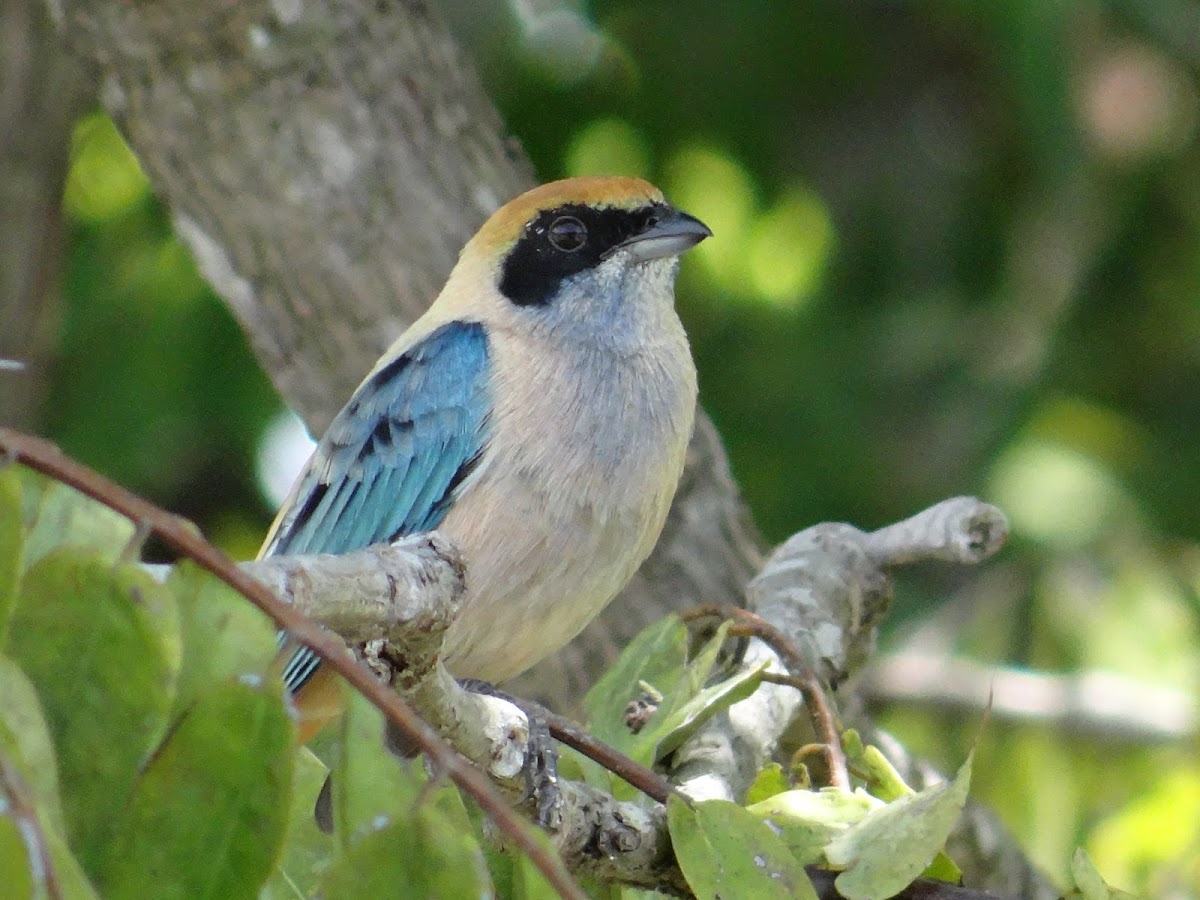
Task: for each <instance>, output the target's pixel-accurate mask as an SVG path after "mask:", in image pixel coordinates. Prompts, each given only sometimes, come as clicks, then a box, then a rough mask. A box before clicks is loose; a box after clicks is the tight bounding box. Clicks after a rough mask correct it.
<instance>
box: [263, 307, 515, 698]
mask: <svg viewBox="0 0 1200 900" xmlns="http://www.w3.org/2000/svg"><path fill="white" fill-rule="evenodd" d="M490 411H491V400H490V397H489V385H488V344H487V334H486V332H485V331H484V327H483V325H481V324H479V323H477V322H451V323H448V324H446V325H443V326H442V327H440V328H438V329H437V330H436V331H433V332H432V333H430V334H429V335H428V336H426V337H425V338H423V339H422V340H421V341H419V342H418V343H417V344H415V345H414V346H413V347H411V348H410V349H408V350H407V351H405V352H404V353H403V354H401V355H400V356H398V357H397V358H396V359H394V360H392V361H391V362H389V363H387V364H386V365H384V366H383V367H382V368H380V369H379V370H378V371H377V372H375V373H374V374H373V375H371V376H370V377H369V378H368V379H367V380H366V381H365V382H364V383H363V384H362V385H361V386H360V387H359V389H358V390H357V391H356V392H355V394H354V396H353V397H352V398H351V400H350V402H349V403H347V404H346V406H345V407H344V408H343V409H342V411H341V412H340V413H338V415H337V417H336V418H335V419H334V420H333V422H332V423H331V424H330V426H329V429H328V430H327V431H326V432H325V435H324V437H322V438H321V441H320V443H319V444H318V445H317V449H316V451H315V452H314V453H313V456H312V459H311V460H310V461H309V463H308V469H307V470H306V471H305V473H304V474H303V475H302V476H301V479H300V481H299V484H298V486H297V488H296V490H295V492H294V494H293V496H292V498H291V503H290V506H289V508H288V510H287V512H286V513H284V515H283V516H282V518H281V519H280V522H279V526H278V527H277V528H276V530H275V533H274V534H273V535H272V537H271V539H270V541H269V542H268V544H267V546H266V547H265V548H264V549H263V553H262V555H263V556H270V555H275V554H281V553H289V554H304V553H346V552H349V551H351V550H358V549H361V548H363V547H367V546H370V545H371V544H377V543H384V542H387V541H392V540H395V539H396V538H398V537H401V536H403V535H406V534H412V533H417V532H422V531H429V530H432V529H433V528H436V527H437V525H438V524H439V523H440V522H441V521H442V519H443V518H444V517H445V515H446V513H447V511H448V510H449V508H450V505H451V504H452V503H453V501H454V497H455V493H456V490H457V489H458V487H459V486H460V485H461V484H462V482H463V481H464V480H465V479H466V477H467V476H468V475H469V474H470V473H471V470H472V469H473V468H474V467H475V465H476V464H477V463H478V462H479V459H480V456H481V454H482V453H483V449H484V445H485V443H486V441H487V429H488V421H489V413H490ZM319 664H320V660H319V659H318V658H317V657H316V655H315V654H313V653H312V652H311V651H309V650H308V649H307V648H300V649H298V650H297V651H296V653H295V654H294V655H293V656H292V657H291V659H289V660H288V663H287V666H286V668H285V669H284V674H283V678H284V683H285V684H286V685H287V687H288V689H289V690H291V691H293V692H294V691H297V690H299V689H300V688H301V687H303V685H304V684H305V682H307V681H308V679H309V678H311V677H312V675H313V673H314V672H315V671H316V670H317V667H318V665H319Z"/></svg>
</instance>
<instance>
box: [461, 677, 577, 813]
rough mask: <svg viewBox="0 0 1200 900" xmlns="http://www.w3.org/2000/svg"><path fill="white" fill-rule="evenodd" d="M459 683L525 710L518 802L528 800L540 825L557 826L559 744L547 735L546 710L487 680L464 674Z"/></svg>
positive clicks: (558, 806)
mask: <svg viewBox="0 0 1200 900" xmlns="http://www.w3.org/2000/svg"><path fill="white" fill-rule="evenodd" d="M459 684H460V685H461V686H462V687H463V689H465V690H468V691H471V692H472V693H475V694H484V695H486V696H489V697H499V698H500V699H501V700H507V701H508V702H509V703H511V704H512V705H513V706H515V707H517V709H519V710H521V712H523V713H525V716H526V718H528V720H529V739H528V741H527V742H526V745H525V767H524V773H525V789H524V791H523V792H522V793H521V796H520V798H519V799H518V800H517V803H518V805H523V804H530V805H531V806H532V807H533V810H534V814H535V816H536V822H537V824H538V825H540V826H541V827H542V828H546V829H554V828H557V827H558V825H559V824H560V823H561V821H562V810H561V805H560V803H559V800H560V798H561V796H562V794H561V792H560V791H559V789H558V748H557V747H556V746H555V743H554V738H552V737H551V736H550V726H549V724H548V723H547V721H546V713H545V710H544V709H543V708H542V707H541V706H539V705H538V704H536V703H532V702H530V701H527V700H520V699H518V698H516V697H513V696H512V695H510V694H506V693H504V692H503V691H501V690H499V689H497V688H496V686H495V685H493V684H491V683H490V682H487V681H479V680H478V679H474V678H466V679H461V680H460V681H459Z"/></svg>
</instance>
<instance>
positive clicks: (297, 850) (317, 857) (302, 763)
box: [259, 747, 334, 900]
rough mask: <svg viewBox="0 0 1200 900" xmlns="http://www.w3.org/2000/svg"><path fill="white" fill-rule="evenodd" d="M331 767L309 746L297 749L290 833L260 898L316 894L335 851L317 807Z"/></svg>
mask: <svg viewBox="0 0 1200 900" xmlns="http://www.w3.org/2000/svg"><path fill="white" fill-rule="evenodd" d="M328 775H329V770H328V769H327V768H325V764H324V763H322V762H321V761H320V760H319V759H317V758H316V757H315V756H314V755H313V754H312V752H311V751H309V749H308V748H307V747H301V748H300V749H299V750H298V751H297V753H296V758H295V762H294V768H293V770H292V803H291V810H290V811H289V813H288V828H287V837H286V838H285V839H284V842H283V852H282V854H281V855H280V858H279V864H278V865H277V866H276V867H275V871H274V872H273V873H272V874H271V877H270V879H269V880H268V881H267V883H266V884H265V885H264V886H263V889H262V891H261V892H260V893H259V900H291V898H303V897H312V896H315V894H316V892H317V889H318V887H319V886H320V880H321V878H322V877H323V876H324V874H325V872H326V871H327V870H328V869H329V866H330V864H331V862H332V858H333V852H334V841H333V838H332V837H331V836H330V835H327V834H323V833H322V832H321V830H320V829H319V828H317V822H316V819H315V818H314V816H313V810H314V809H315V807H316V803H317V795H318V794H320V792H321V787H322V786H323V785H324V784H325V778H326V777H327V776H328Z"/></svg>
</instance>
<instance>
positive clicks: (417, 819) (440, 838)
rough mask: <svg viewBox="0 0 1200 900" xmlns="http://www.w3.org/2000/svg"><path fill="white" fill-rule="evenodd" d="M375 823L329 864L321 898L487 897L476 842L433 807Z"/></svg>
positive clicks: (485, 873) (487, 882) (488, 892)
mask: <svg viewBox="0 0 1200 900" xmlns="http://www.w3.org/2000/svg"><path fill="white" fill-rule="evenodd" d="M375 825H376V826H378V827H376V828H374V829H372V830H370V831H368V832H366V833H362V834H359V835H358V837H357V839H356V840H355V841H354V843H353V844H352V845H351V847H350V848H349V849H348V851H347V852H346V853H345V854H344V855H343V856H342V857H341V858H340V859H339V860H338V862H337V863H336V864H335V865H334V867H333V869H332V871H330V873H329V876H328V877H327V878H326V879H325V888H324V891H322V896H324V897H328V898H331V900H334V898H341V897H345V898H354V900H359V898H361V897H395V896H401V895H402V896H406V897H430V898H435V897H445V898H448V900H449V898H457V897H488V896H492V894H493V891H492V885H491V880H490V878H489V876H488V870H487V865H486V864H485V862H484V857H483V853H482V851H481V850H480V849H479V844H478V843H476V841H475V838H474V836H473V835H472V834H471V832H470V831H464V830H462V829H461V828H460V827H458V826H457V825H455V824H453V823H451V821H449V820H448V819H447V817H446V815H445V813H444V812H443V811H442V810H441V809H439V808H438V807H437V806H435V805H431V804H428V803H422V804H421V805H420V806H419V807H417V808H416V809H415V810H414V811H412V812H410V814H409V815H407V816H406V817H405V818H404V819H402V820H396V819H392V818H388V817H381V818H380V819H379V820H377V822H376V823H375ZM398 892H399V893H398Z"/></svg>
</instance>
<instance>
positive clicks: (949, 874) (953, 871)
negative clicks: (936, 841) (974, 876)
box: [921, 850, 963, 884]
mask: <svg viewBox="0 0 1200 900" xmlns="http://www.w3.org/2000/svg"><path fill="white" fill-rule="evenodd" d="M921 877H922V878H933V879H935V880H937V881H947V882H949V883H950V884H960V883H961V882H962V877H963V873H962V869H960V868H959V867H958V863H956V862H955V861H954V860H952V859H951V858H950V855H949V854H948V853H946V851H945V850H939V851H938V852H937V855H936V856H935V857H934V858H933V862H931V863H930V864H929V865H928V866H927V867H926V869H925V871H924V872H922V873H921Z"/></svg>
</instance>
